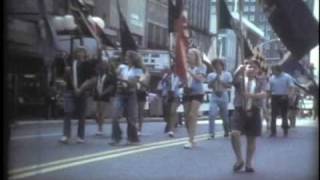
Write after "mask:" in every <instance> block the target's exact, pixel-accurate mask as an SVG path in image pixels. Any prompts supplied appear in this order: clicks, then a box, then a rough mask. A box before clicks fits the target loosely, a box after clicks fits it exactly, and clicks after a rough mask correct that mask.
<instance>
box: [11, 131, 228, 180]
mask: <svg viewBox="0 0 320 180" xmlns="http://www.w3.org/2000/svg"><path fill="white" fill-rule="evenodd" d="M207 136H208V134H203V135H198V136H196V138H195V141H202V140H206V139H207ZM218 136H222V133H221V134H219V135H218ZM187 139H188V138H179V139H175V140H166V141H161V142H156V143H149V144H145V145H140V146H137V147H128V148H122V149H117V150H111V151H109V152H104V153H96V154H93V155H86V158H83V157H82V156H80V157H76V158H69V159H67V160H59V161H54V162H51V163H45V164H40V165H36V166H30V167H26V168H20V169H17V170H13V171H11V174H10V175H11V176H10V179H21V178H25V177H30V176H34V175H37V174H44V173H47V172H52V171H57V170H60V169H65V168H70V167H74V166H79V165H83V164H88V163H92V162H97V161H101V160H106V159H112V158H116V157H120V156H124V155H129V154H134V153H139V152H144V151H149V150H153V149H160V148H165V147H170V146H175V145H180V144H183V143H185V142H186V140H187ZM88 156H90V157H88Z"/></svg>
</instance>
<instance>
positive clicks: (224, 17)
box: [217, 0, 233, 30]
mask: <svg viewBox="0 0 320 180" xmlns="http://www.w3.org/2000/svg"><path fill="white" fill-rule="evenodd" d="M217 3H218V6H217V12H218V14H217V18H218V29H219V30H220V29H233V27H232V25H231V24H232V23H231V21H232V16H231V14H230V12H229V10H228V7H227V5H226V3H225V1H224V0H219V1H217Z"/></svg>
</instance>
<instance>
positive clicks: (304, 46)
mask: <svg viewBox="0 0 320 180" xmlns="http://www.w3.org/2000/svg"><path fill="white" fill-rule="evenodd" d="M264 5H265V11H266V13H267V14H268V20H269V23H270V24H271V26H272V28H273V30H274V31H275V32H276V33H277V35H278V36H279V38H280V40H281V41H282V42H283V44H284V45H285V46H286V47H287V49H288V50H290V51H291V53H292V54H293V55H294V56H295V58H294V59H296V60H300V59H301V58H302V57H303V56H304V55H305V54H306V53H308V52H309V51H310V50H311V49H312V48H313V47H315V46H316V45H317V44H318V43H319V40H318V38H319V23H318V22H317V20H316V19H315V18H314V17H313V15H312V13H311V12H310V10H309V9H308V7H307V5H306V4H305V3H304V2H303V1H302V0H268V1H264Z"/></svg>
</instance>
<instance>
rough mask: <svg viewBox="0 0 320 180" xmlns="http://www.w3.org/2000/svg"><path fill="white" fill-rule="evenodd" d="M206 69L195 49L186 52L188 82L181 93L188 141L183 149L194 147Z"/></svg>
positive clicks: (199, 53) (198, 52)
mask: <svg viewBox="0 0 320 180" xmlns="http://www.w3.org/2000/svg"><path fill="white" fill-rule="evenodd" d="M206 72H207V69H206V67H205V66H204V65H203V64H202V55H201V52H200V51H199V50H198V49H196V48H191V49H189V50H188V72H187V79H188V82H187V83H186V85H185V88H184V92H183V103H184V112H185V122H186V128H187V132H188V136H189V141H188V143H187V144H185V145H184V148H185V149H191V148H193V147H195V141H194V136H195V134H196V128H197V119H198V115H199V108H200V105H201V103H202V102H203V96H204V93H205V91H204V87H203V82H204V81H205V79H206Z"/></svg>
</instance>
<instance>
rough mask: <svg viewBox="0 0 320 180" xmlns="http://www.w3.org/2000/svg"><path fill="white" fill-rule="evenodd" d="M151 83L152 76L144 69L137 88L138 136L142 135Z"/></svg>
mask: <svg viewBox="0 0 320 180" xmlns="http://www.w3.org/2000/svg"><path fill="white" fill-rule="evenodd" d="M149 81H150V74H149V72H148V70H147V69H146V68H143V75H142V76H141V77H140V78H139V81H138V86H137V98H138V135H139V136H140V135H141V131H142V125H143V121H144V113H145V112H144V107H145V105H146V101H147V95H148V88H149V86H148V84H149Z"/></svg>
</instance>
